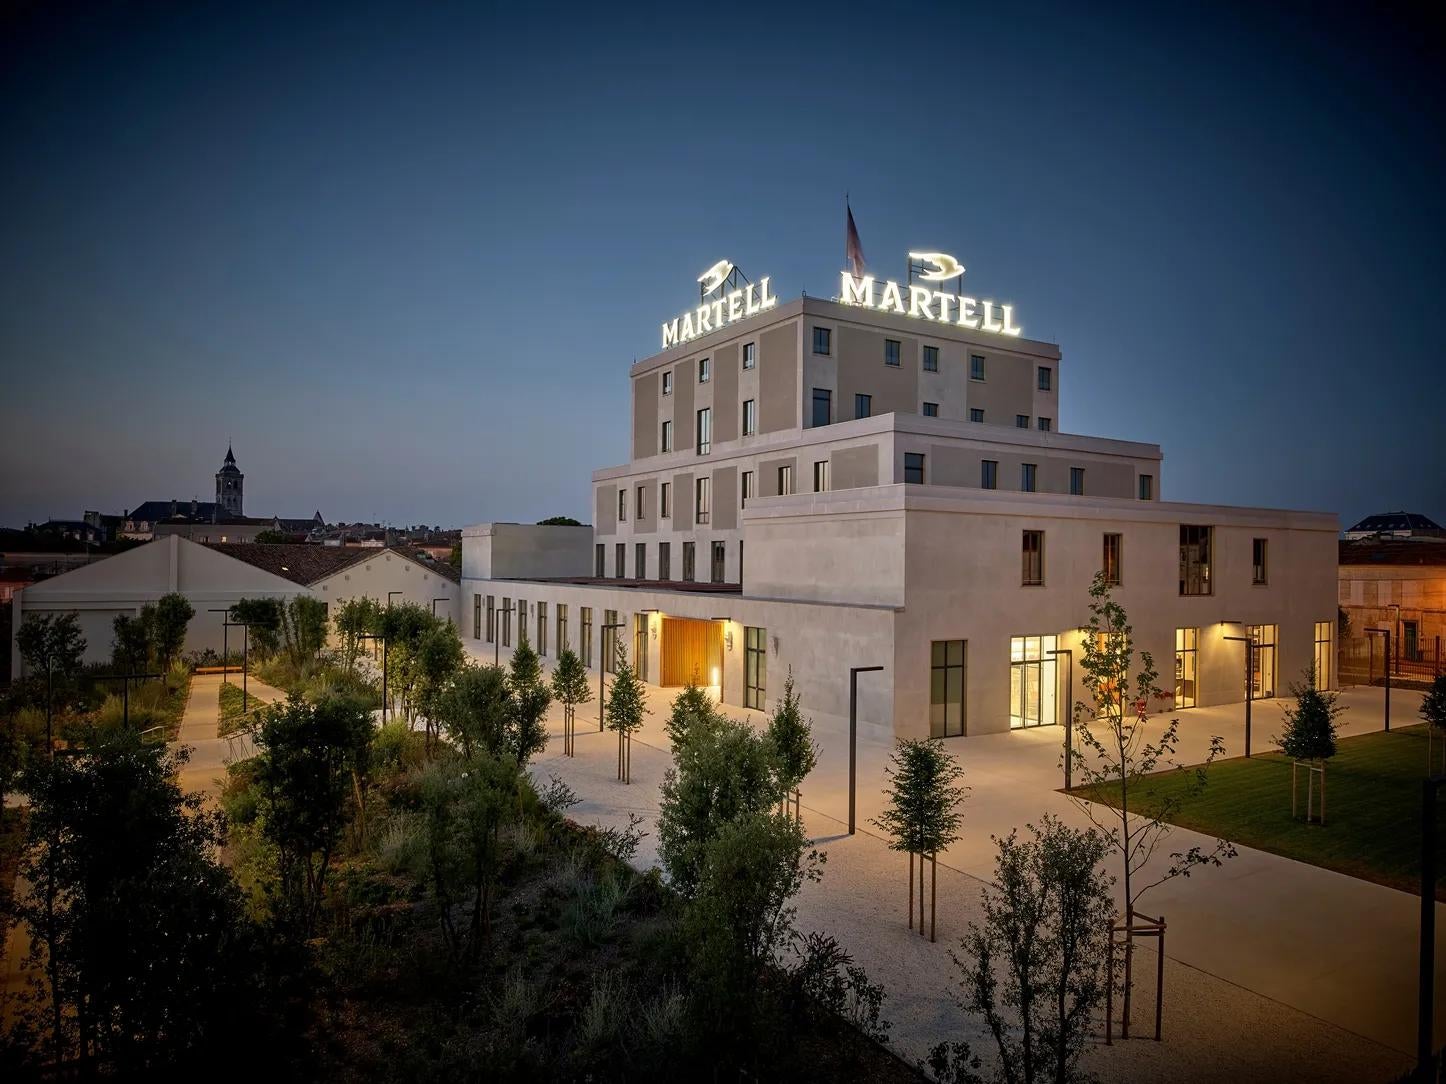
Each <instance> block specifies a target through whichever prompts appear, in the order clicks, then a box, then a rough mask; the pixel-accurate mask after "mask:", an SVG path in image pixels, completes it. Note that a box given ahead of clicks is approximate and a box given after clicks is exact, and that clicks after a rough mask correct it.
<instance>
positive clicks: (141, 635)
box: [110, 614, 151, 674]
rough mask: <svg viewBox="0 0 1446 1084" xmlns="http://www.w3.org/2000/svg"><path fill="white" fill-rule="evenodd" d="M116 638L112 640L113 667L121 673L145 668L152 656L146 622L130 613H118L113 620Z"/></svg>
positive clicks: (131, 672)
mask: <svg viewBox="0 0 1446 1084" xmlns="http://www.w3.org/2000/svg"><path fill="white" fill-rule="evenodd" d="M111 628H113V629H115V638H114V639H113V640H111V645H110V658H111V668H112V669H114V670H115V671H116V672H117V673H120V674H133V673H136V672H137V667H140V668H142V669H143V668H144V667H145V666H146V665H147V663H148V662H149V660H150V656H151V638H150V630H149V629H147V627H146V622H145V621H142V620H141V619H140V618H139V617H132V616H131V615H130V614H117V615H116V619H115V620H114V621H112V622H111Z"/></svg>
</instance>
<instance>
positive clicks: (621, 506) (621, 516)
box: [618, 489, 628, 523]
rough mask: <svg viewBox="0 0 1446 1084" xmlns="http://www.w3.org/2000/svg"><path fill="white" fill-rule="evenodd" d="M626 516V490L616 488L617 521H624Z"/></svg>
mask: <svg viewBox="0 0 1446 1084" xmlns="http://www.w3.org/2000/svg"><path fill="white" fill-rule="evenodd" d="M627 518H628V491H627V490H626V489H619V490H618V522H619V523H626V522H627Z"/></svg>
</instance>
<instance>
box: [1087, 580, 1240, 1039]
mask: <svg viewBox="0 0 1446 1084" xmlns="http://www.w3.org/2000/svg"><path fill="white" fill-rule="evenodd" d="M1089 610H1090V619H1089V623H1088V624H1086V625H1085V626H1083V627H1082V628H1081V629H1080V630H1079V631H1080V637H1081V639H1082V641H1083V644H1082V650H1081V654H1080V669H1081V670H1082V671H1083V673H1084V682H1083V684H1084V687H1085V690H1086V691H1087V692H1088V693H1089V695H1090V698H1091V700H1092V703H1090V704H1086V703H1084V702H1083V701H1082V702H1080V703H1077V704H1075V705H1074V728H1075V736H1076V741H1075V743H1074V748H1073V750H1072V755H1073V757H1074V765H1075V771H1076V772H1077V773H1078V778H1080V779H1082V780H1083V783H1082V785H1081V786H1079V787H1077V788H1076V789H1075V791H1074V792H1073V793H1072V794H1071V797H1072V798H1073V799H1074V800H1075V803H1076V804H1077V805H1078V806H1079V808H1080V810H1081V811H1082V812H1083V813H1084V814H1085V816H1087V817H1088V818H1089V819H1090V821H1091V823H1093V824H1094V826H1095V827H1096V828H1098V829H1099V830H1100V831H1101V832H1103V833H1104V836H1105V839H1106V840H1107V841H1108V842H1109V844H1110V849H1111V850H1112V851H1113V852H1114V853H1116V854H1118V855H1119V856H1120V862H1121V865H1122V867H1123V873H1124V877H1123V883H1122V885H1121V889H1122V893H1123V897H1124V905H1125V917H1124V923H1123V925H1122V927H1121V932H1123V933H1124V935H1125V975H1124V985H1123V999H1122V1011H1123V1014H1124V1019H1123V1022H1122V1024H1121V1028H1120V1037H1121V1038H1124V1039H1128V1038H1129V1037H1130V994H1131V986H1132V980H1133V971H1132V963H1133V956H1134V942H1135V939H1136V937H1137V936H1155V931H1156V929H1157V926H1151V927H1150V928H1149V930H1147V931H1146V930H1142V929H1141V928H1140V924H1139V922H1138V919H1140V918H1143V917H1144V916H1142V915H1141V914H1140V912H1139V910H1138V907H1139V903H1140V899H1141V897H1142V896H1144V894H1145V893H1146V892H1148V891H1149V890H1150V889H1152V888H1155V887H1157V886H1159V885H1161V884H1163V883H1165V882H1166V881H1170V880H1173V879H1174V878H1176V877H1181V876H1188V875H1189V874H1190V872H1191V871H1192V870H1193V869H1195V868H1196V867H1199V866H1218V865H1220V864H1221V862H1222V861H1223V860H1224V859H1226V858H1233V857H1235V847H1234V845H1233V844H1231V843H1229V842H1228V841H1226V840H1223V839H1217V840H1216V841H1215V845H1214V846H1213V847H1210V848H1208V849H1207V848H1204V847H1191V848H1190V849H1189V850H1187V851H1176V852H1172V853H1171V854H1170V855H1169V859H1170V862H1169V865H1168V866H1166V867H1165V868H1164V869H1163V870H1160V869H1158V868H1156V869H1154V870H1152V871H1151V874H1152V875H1153V876H1154V877H1155V879H1154V880H1152V881H1149V882H1146V883H1144V884H1142V883H1141V881H1142V879H1143V876H1144V871H1145V868H1146V866H1148V865H1149V864H1150V862H1151V860H1152V859H1153V858H1154V856H1155V852H1156V851H1157V850H1158V849H1159V847H1160V845H1161V844H1162V843H1163V842H1164V841H1165V840H1166V839H1167V838H1168V837H1169V835H1170V833H1171V832H1172V831H1174V825H1173V824H1172V823H1171V822H1172V821H1173V820H1174V819H1175V818H1176V817H1177V816H1178V815H1179V812H1180V808H1181V806H1182V805H1184V804H1185V803H1186V802H1187V801H1189V800H1190V799H1191V798H1193V797H1195V796H1196V795H1198V794H1199V793H1200V792H1201V791H1202V790H1203V789H1204V788H1205V783H1206V780H1207V778H1208V776H1207V770H1208V769H1209V767H1210V765H1211V763H1212V762H1213V761H1214V760H1215V758H1216V757H1218V756H1220V754H1221V753H1222V752H1224V749H1225V743H1224V741H1223V740H1222V739H1221V738H1220V736H1219V735H1216V736H1214V737H1212V738H1211V739H1210V752H1209V754H1208V755H1207V756H1206V758H1205V761H1204V763H1203V764H1198V765H1196V766H1195V767H1193V768H1189V769H1187V768H1185V767H1183V766H1181V765H1179V764H1178V763H1176V761H1175V749H1176V747H1177V745H1178V744H1179V728H1180V721H1179V720H1178V719H1171V720H1169V721H1168V722H1166V723H1165V724H1164V725H1163V727H1162V728H1161V729H1160V732H1159V736H1158V737H1157V738H1155V740H1153V741H1151V740H1150V739H1149V736H1148V734H1147V731H1146V725H1147V724H1148V723H1149V721H1150V710H1149V709H1150V703H1151V701H1156V702H1159V701H1163V700H1165V699H1166V695H1165V693H1164V692H1162V691H1161V690H1160V689H1159V688H1158V687H1157V685H1156V678H1157V677H1158V675H1157V673H1156V671H1155V661H1154V659H1153V657H1152V656H1151V654H1150V652H1148V651H1141V652H1139V654H1138V661H1137V659H1136V652H1135V645H1134V630H1133V628H1132V627H1131V626H1130V622H1129V617H1128V616H1127V615H1126V614H1125V610H1124V607H1122V606H1121V605H1120V604H1119V603H1117V602H1115V601H1114V599H1113V597H1112V596H1111V594H1110V584H1109V582H1108V581H1107V580H1106V579H1105V576H1104V573H1102V572H1099V573H1096V574H1095V578H1094V582H1093V583H1092V584H1091V585H1090V606H1089ZM1132 693H1133V695H1131V694H1132ZM1165 770H1173V771H1175V772H1179V773H1181V774H1182V775H1183V774H1188V776H1189V784H1188V785H1187V786H1184V787H1181V788H1178V789H1177V788H1169V792H1168V796H1167V797H1160V796H1159V795H1158V794H1156V795H1153V796H1152V799H1151V802H1150V805H1149V812H1148V813H1144V812H1138V811H1136V810H1134V809H1132V808H1131V806H1130V800H1131V797H1132V796H1133V794H1134V790H1135V787H1136V785H1137V784H1141V785H1143V784H1142V780H1143V778H1144V777H1145V776H1147V775H1151V774H1153V773H1155V772H1161V771H1165ZM1111 981H1113V975H1111ZM1157 996H1158V994H1157Z"/></svg>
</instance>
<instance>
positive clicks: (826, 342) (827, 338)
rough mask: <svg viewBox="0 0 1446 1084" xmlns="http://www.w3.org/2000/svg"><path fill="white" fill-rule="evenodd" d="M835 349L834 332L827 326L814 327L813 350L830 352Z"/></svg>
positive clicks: (817, 352)
mask: <svg viewBox="0 0 1446 1084" xmlns="http://www.w3.org/2000/svg"><path fill="white" fill-rule="evenodd" d="M832 350H833V333H832V332H830V331H829V329H828V328H826V327H816V328H814V329H813V352H814V353H815V354H828V353H831V352H832Z"/></svg>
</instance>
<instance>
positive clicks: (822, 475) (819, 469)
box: [813, 459, 828, 493]
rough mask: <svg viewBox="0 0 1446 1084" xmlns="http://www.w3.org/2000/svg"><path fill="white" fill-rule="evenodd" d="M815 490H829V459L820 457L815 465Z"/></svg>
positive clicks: (820, 491)
mask: <svg viewBox="0 0 1446 1084" xmlns="http://www.w3.org/2000/svg"><path fill="white" fill-rule="evenodd" d="M813 491H814V492H815V493H827V492H828V460H827V459H820V460H819V461H818V462H817V463H815V464H814V465H813Z"/></svg>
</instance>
